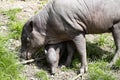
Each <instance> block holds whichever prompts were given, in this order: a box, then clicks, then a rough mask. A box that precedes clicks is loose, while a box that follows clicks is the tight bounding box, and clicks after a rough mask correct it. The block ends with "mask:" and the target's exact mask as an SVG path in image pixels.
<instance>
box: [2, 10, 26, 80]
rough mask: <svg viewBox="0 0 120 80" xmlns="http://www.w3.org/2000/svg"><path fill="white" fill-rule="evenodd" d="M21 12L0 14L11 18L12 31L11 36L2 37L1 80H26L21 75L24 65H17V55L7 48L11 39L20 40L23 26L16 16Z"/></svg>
mask: <svg viewBox="0 0 120 80" xmlns="http://www.w3.org/2000/svg"><path fill="white" fill-rule="evenodd" d="M20 11H21V9H11V10H8V11H0V13H2V14H4V15H6V16H7V17H8V18H9V21H8V24H7V25H8V28H9V30H10V34H9V35H8V36H5V37H0V80H25V79H24V77H22V76H21V75H20V72H21V70H22V65H20V64H16V63H18V58H17V54H15V53H14V52H11V51H10V50H9V49H8V48H6V46H5V43H6V42H7V41H8V40H9V39H11V38H13V39H19V38H20V34H21V29H22V26H23V25H22V23H21V22H19V21H17V19H16V14H17V13H18V12H20Z"/></svg>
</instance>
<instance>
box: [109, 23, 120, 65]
mask: <svg viewBox="0 0 120 80" xmlns="http://www.w3.org/2000/svg"><path fill="white" fill-rule="evenodd" d="M112 34H113V38H114V42H115V46H116V51H115V55H114V57H113V60H112V61H111V63H110V66H112V65H114V64H115V63H116V61H117V60H118V59H119V58H120V22H119V23H117V24H115V25H114V26H113V28H112Z"/></svg>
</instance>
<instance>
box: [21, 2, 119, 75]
mask: <svg viewBox="0 0 120 80" xmlns="http://www.w3.org/2000/svg"><path fill="white" fill-rule="evenodd" d="M105 32H112V34H113V38H114V41H115V45H116V53H115V56H114V58H113V60H112V61H111V65H112V64H114V63H115V62H116V60H117V59H118V58H119V57H120V0H51V1H49V2H48V4H47V5H46V6H45V7H44V8H43V9H42V10H41V11H40V12H39V13H38V14H36V15H35V16H34V17H32V18H31V19H30V20H29V21H28V22H27V23H26V24H25V26H24V27H23V31H22V38H21V39H22V48H21V52H22V55H24V57H26V55H25V54H27V55H29V54H32V53H34V51H36V50H37V49H38V48H39V47H41V46H43V45H45V44H57V43H59V42H63V41H68V40H72V41H73V42H74V43H75V45H76V47H77V50H78V52H79V55H80V57H81V58H80V59H81V67H80V73H85V72H86V71H87V70H88V65H87V58H86V40H85V34H100V33H105Z"/></svg>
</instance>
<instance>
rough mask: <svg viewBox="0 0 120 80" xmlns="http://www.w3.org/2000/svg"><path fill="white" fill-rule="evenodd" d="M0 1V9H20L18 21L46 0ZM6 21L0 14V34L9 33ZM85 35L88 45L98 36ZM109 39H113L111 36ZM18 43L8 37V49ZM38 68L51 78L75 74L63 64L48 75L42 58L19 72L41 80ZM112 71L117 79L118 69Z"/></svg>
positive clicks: (30, 79) (29, 79)
mask: <svg viewBox="0 0 120 80" xmlns="http://www.w3.org/2000/svg"><path fill="white" fill-rule="evenodd" d="M0 3H2V4H1V5H0V10H4V11H7V10H10V9H15V8H19V9H21V12H19V13H18V14H17V15H16V17H17V19H18V20H19V21H21V22H25V21H26V20H28V19H29V18H30V17H31V16H33V15H34V14H35V13H37V12H38V11H39V10H40V9H41V8H42V7H43V6H44V5H43V4H45V3H46V1H44V0H30V1H29V0H25V1H24V0H23V1H22V0H3V1H0ZM8 21H9V18H8V17H7V16H6V15H4V14H0V35H2V34H4V36H5V35H7V34H8V33H9V29H8V26H7V23H8ZM4 32H5V33H4ZM86 37H87V41H89V42H90V45H91V43H93V42H94V40H95V39H96V38H98V36H96V35H88V36H86ZM109 39H111V40H113V39H112V38H111V37H110V38H109ZM101 41H102V39H101ZM101 41H100V42H101ZM20 45H21V43H20V40H14V39H9V41H8V42H7V46H8V49H10V50H12V51H13V50H15V49H16V48H19V47H20ZM102 49H105V50H107V51H109V50H110V51H111V48H109V47H102ZM111 52H113V51H111ZM40 70H43V71H45V72H47V75H48V77H49V78H50V79H51V80H71V79H73V78H74V77H75V76H77V70H76V69H72V68H68V69H66V67H64V66H62V68H58V69H57V72H56V74H55V76H52V75H50V74H49V68H48V64H47V63H46V61H45V59H44V60H43V59H42V60H40V61H37V62H33V63H31V64H26V65H24V69H23V71H22V72H21V74H22V75H24V76H25V77H26V79H27V80H42V79H40V78H38V77H37V76H36V74H37V73H38V72H39V71H40ZM112 72H113V73H114V75H116V77H117V79H118V80H119V79H120V78H119V76H120V71H119V70H117V71H115V70H113V71H112ZM86 75H87V74H86ZM86 75H85V77H86ZM85 77H84V80H86V78H85ZM80 79H81V78H80V77H79V78H78V79H77V80H80ZM88 80H89V79H88Z"/></svg>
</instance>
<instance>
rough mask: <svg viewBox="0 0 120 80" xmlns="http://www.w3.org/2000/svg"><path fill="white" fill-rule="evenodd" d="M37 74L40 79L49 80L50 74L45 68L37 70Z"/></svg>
mask: <svg viewBox="0 0 120 80" xmlns="http://www.w3.org/2000/svg"><path fill="white" fill-rule="evenodd" d="M35 76H36V77H37V78H38V79H39V80H49V78H48V74H47V72H45V71H44V70H40V71H39V72H37V73H36V74H35Z"/></svg>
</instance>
